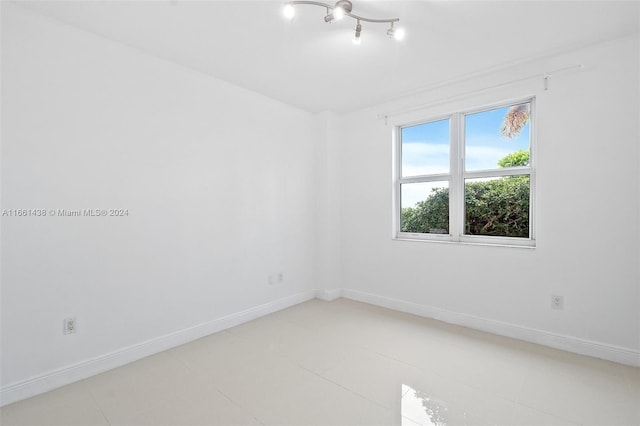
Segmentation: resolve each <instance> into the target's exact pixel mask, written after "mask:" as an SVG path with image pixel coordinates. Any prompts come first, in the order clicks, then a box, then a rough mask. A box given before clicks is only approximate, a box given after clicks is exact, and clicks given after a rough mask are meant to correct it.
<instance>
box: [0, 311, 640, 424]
mask: <svg viewBox="0 0 640 426" xmlns="http://www.w3.org/2000/svg"><path fill="white" fill-rule="evenodd" d="M0 412H1V424H2V425H3V426H9V425H45V424H47V425H83V426H84V425H260V424H263V425H285V424H286V425H303V424H304V425H398V424H402V425H410V426H415V425H485V424H487V425H488V424H491V425H496V424H498V425H574V424H584V425H640V369H638V368H632V367H626V366H623V365H619V364H615V363H611V362H607V361H602V360H597V359H593V358H589V357H584V356H579V355H575V354H570V353H566V352H562V351H558V350H553V349H549V348H545V347H542V346H538V345H534V344H530V343H525V342H521V341H517V340H512V339H507V338H502V337H498V336H494V335H491V334H486V333H482V332H478V331H474V330H470V329H466V328H462V327H458V326H453V325H449V324H444V323H440V322H437V321H433V320H428V319H424V318H419V317H416V316H412V315H407V314H403V313H398V312H394V311H390V310H387V309H382V308H378V307H374V306H370V305H366V304H363V303H358V302H353V301H349V300H345V299H339V300H336V301H334V302H330V303H328V302H322V301H318V300H313V301H310V302H306V303H303V304H300V305H297V306H294V307H292V308H289V309H286V310H284V311H281V312H277V313H275V314H272V315H269V316H266V317H263V318H260V319H258V320H255V321H252V322H249V323H246V324H243V325H240V326H238V327H234V328H232V329H229V330H227V331H224V332H220V333H217V334H213V335H211V336H208V337H206V338H203V339H200V340H198V341H195V342H192V343H190V344H187V345H184V346H181V347H178V348H175V349H172V350H169V351H166V352H163V353H160V354H158V355H154V356H151V357H148V358H145V359H143V360H140V361H138V362H135V363H132V364H129V365H126V366H124V367H121V368H118V369H115V370H112V371H109V372H106V373H104V374H100V375H98V376H95V377H92V378H90V379H87V380H83V381H81V382H77V383H74V384H71V385H68V386H65V387H63V388H60V389H58V390H55V391H52V392H49V393H47V394H44V395H40V396H36V397H34V398H31V399H28V400H25V401H21V402H17V403H15V404H12V405H9V406H7V407H4V408H2V409H1V410H0Z"/></svg>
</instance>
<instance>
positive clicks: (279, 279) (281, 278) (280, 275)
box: [278, 272, 284, 284]
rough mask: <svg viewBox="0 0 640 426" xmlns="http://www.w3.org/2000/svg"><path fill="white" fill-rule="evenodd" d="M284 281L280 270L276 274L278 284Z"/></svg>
mask: <svg viewBox="0 0 640 426" xmlns="http://www.w3.org/2000/svg"><path fill="white" fill-rule="evenodd" d="M283 282H284V273H282V272H280V273H279V274H278V284H282V283H283Z"/></svg>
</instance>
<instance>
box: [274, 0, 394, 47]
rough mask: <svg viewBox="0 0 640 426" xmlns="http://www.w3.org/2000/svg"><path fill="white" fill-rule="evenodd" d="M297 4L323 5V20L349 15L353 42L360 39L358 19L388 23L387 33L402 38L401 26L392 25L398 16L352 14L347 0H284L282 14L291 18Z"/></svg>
mask: <svg viewBox="0 0 640 426" xmlns="http://www.w3.org/2000/svg"><path fill="white" fill-rule="evenodd" d="M297 4H309V5H312V6H320V7H324V8H325V9H326V10H327V14H326V15H325V17H324V21H325V22H332V21H339V20H340V19H342V18H344V17H345V16H349V17H351V18H353V19H355V20H356V22H357V24H356V32H355V36H354V37H353V42H354V43H355V44H360V41H361V37H360V33H361V32H362V24H361V23H360V21H364V22H371V23H374V24H390V25H391V28H389V29H388V30H387V35H389V37H393V38H395V39H396V40H402V39H403V38H404V34H405V33H404V30H403V29H402V28H394V26H393V24H394V23H396V22H398V21H400V19H399V18H388V19H372V18H366V17H364V16H358V15H354V14H353V13H351V11H352V10H353V4H352V3H351V2H350V1H349V0H338V1H337V2H336V3H335V4H334V5H330V4H326V3H321V2H318V1H302V0H293V1H286V2H285V3H284V16H285V17H286V18H287V19H289V20H292V19H293V17H294V16H295V9H294V7H293V6H294V5H297Z"/></svg>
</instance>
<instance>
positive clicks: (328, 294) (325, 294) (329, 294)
mask: <svg viewBox="0 0 640 426" xmlns="http://www.w3.org/2000/svg"><path fill="white" fill-rule="evenodd" d="M339 297H342V289H339V288H334V289H331V290H326V289H318V290H316V298H318V299H320V300H324V301H325V302H331V301H332V300H336V299H338V298H339Z"/></svg>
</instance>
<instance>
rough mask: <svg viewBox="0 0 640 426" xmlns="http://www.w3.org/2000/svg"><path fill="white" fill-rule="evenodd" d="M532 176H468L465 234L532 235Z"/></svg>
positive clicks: (465, 183)
mask: <svg viewBox="0 0 640 426" xmlns="http://www.w3.org/2000/svg"><path fill="white" fill-rule="evenodd" d="M529 180H530V179H529V176H528V175H521V176H506V177H500V178H487V179H465V182H464V201H465V226H464V227H465V232H464V233H465V234H466V235H489V236H494V237H521V238H529V193H530V191H529V187H530V182H529Z"/></svg>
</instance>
